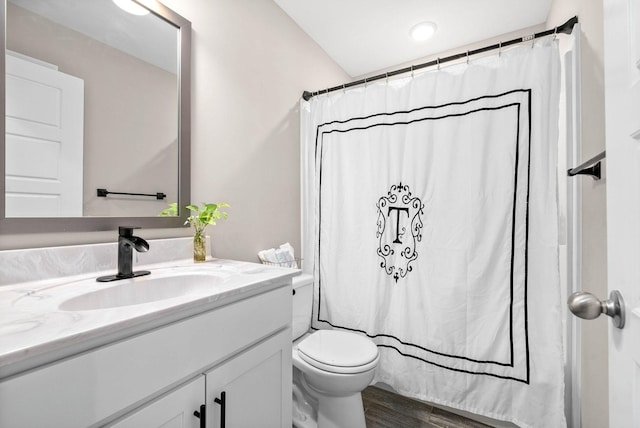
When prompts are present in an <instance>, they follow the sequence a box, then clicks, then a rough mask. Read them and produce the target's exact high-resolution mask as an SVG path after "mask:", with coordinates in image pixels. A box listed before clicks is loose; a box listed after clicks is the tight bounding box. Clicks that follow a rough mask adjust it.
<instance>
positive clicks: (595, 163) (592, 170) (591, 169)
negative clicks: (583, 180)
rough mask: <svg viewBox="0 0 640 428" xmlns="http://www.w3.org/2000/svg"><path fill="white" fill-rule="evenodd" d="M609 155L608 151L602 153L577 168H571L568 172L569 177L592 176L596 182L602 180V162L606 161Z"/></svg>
mask: <svg viewBox="0 0 640 428" xmlns="http://www.w3.org/2000/svg"><path fill="white" fill-rule="evenodd" d="M606 155H607V152H606V150H605V151H603V152H602V153H600V154H598V155H596V156H594V157H592V158H591V159H589V160H588V161H586V162H583V163H581V164H580V165H578V166H577V167H575V168H571V169H570V170H568V171H567V175H568V176H569V177H573V176H574V175H578V174H581V175H590V176H591V178H593V179H594V180H600V172H601V168H600V161H601V160H602V159H604V158H605V157H606Z"/></svg>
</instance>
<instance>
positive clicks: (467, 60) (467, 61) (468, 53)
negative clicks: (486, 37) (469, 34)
mask: <svg viewBox="0 0 640 428" xmlns="http://www.w3.org/2000/svg"><path fill="white" fill-rule="evenodd" d="M467 65H469V51H467Z"/></svg>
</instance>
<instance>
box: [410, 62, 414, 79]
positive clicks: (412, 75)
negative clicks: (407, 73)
mask: <svg viewBox="0 0 640 428" xmlns="http://www.w3.org/2000/svg"><path fill="white" fill-rule="evenodd" d="M413 77H414V74H413V64H412V65H411V78H412V79H413Z"/></svg>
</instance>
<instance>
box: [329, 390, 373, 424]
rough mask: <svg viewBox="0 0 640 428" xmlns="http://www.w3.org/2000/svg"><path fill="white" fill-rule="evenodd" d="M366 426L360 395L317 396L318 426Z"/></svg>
mask: <svg viewBox="0 0 640 428" xmlns="http://www.w3.org/2000/svg"><path fill="white" fill-rule="evenodd" d="M344 427H349V428H366V424H365V418H364V407H363V406H362V395H361V394H360V393H359V392H358V393H356V394H353V395H349V396H347V397H328V396H324V397H318V428H344Z"/></svg>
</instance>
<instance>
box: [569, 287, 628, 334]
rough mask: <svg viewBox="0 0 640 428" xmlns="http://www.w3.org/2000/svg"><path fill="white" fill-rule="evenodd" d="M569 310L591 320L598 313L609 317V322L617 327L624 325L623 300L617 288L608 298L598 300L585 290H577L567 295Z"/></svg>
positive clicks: (597, 315) (596, 316)
mask: <svg viewBox="0 0 640 428" xmlns="http://www.w3.org/2000/svg"><path fill="white" fill-rule="evenodd" d="M567 305H568V306H569V310H570V311H571V312H572V313H573V314H574V315H575V316H577V317H580V318H584V319H587V320H592V319H594V318H598V317H599V316H600V314H605V315H608V316H609V317H611V322H612V323H613V325H614V326H615V327H617V328H623V327H624V300H623V299H622V294H620V292H619V291H618V290H613V291H611V293H610V294H609V300H604V301H602V300H599V299H598V298H597V297H596V296H594V295H593V294H591V293H587V292H586V291H579V292H577V293H573V294H572V295H571V296H569V301H568V302H567Z"/></svg>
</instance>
